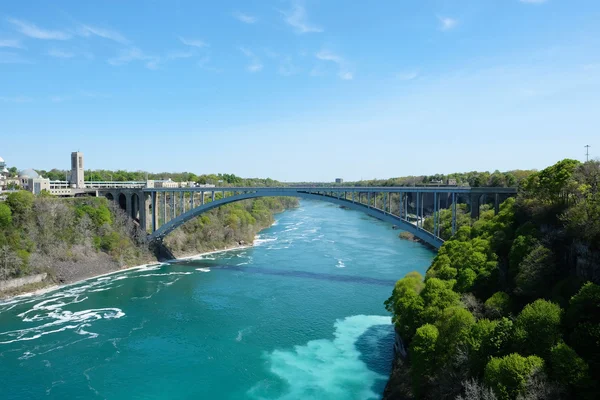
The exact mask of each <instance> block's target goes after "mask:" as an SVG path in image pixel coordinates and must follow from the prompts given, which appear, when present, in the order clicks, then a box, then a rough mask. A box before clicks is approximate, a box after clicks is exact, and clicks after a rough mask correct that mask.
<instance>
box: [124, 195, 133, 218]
mask: <svg viewBox="0 0 600 400" xmlns="http://www.w3.org/2000/svg"><path fill="white" fill-rule="evenodd" d="M132 209H133V204H132V201H131V194H130V193H125V212H126V213H127V216H128V217H129V218H131V215H132V213H131V210H132Z"/></svg>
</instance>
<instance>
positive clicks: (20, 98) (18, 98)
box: [0, 96, 33, 103]
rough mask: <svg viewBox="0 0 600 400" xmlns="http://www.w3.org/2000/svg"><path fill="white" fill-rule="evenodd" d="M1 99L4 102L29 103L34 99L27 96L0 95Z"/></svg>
mask: <svg viewBox="0 0 600 400" xmlns="http://www.w3.org/2000/svg"><path fill="white" fill-rule="evenodd" d="M0 101H1V102H3V103H29V102H31V101H33V99H32V98H31V97H27V96H15V97H5V96H0Z"/></svg>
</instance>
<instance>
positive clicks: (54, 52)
mask: <svg viewBox="0 0 600 400" xmlns="http://www.w3.org/2000/svg"><path fill="white" fill-rule="evenodd" d="M46 54H48V55H49V56H51V57H56V58H73V57H75V53H71V52H70V51H64V50H59V49H50V50H48V51H47V52H46Z"/></svg>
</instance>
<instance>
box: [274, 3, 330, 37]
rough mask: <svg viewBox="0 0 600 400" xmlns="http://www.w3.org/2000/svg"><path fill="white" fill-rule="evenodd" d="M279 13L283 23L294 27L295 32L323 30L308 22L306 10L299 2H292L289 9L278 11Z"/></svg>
mask: <svg viewBox="0 0 600 400" xmlns="http://www.w3.org/2000/svg"><path fill="white" fill-rule="evenodd" d="M280 13H281V14H282V15H283V19H284V21H285V23H286V24H288V25H289V26H291V27H292V28H294V30H295V31H296V32H297V33H311V32H314V33H318V32H323V28H321V27H319V26H316V25H312V24H311V23H310V22H308V17H307V15H306V10H305V9H304V6H303V5H302V4H300V3H299V2H293V3H292V8H291V9H290V10H288V11H280Z"/></svg>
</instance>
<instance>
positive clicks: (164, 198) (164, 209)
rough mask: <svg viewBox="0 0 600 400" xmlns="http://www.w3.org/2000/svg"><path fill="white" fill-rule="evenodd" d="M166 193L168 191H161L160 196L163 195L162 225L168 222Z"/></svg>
mask: <svg viewBox="0 0 600 400" xmlns="http://www.w3.org/2000/svg"><path fill="white" fill-rule="evenodd" d="M167 193H168V192H162V196H163V225H164V224H166V223H167V222H168V221H167Z"/></svg>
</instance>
